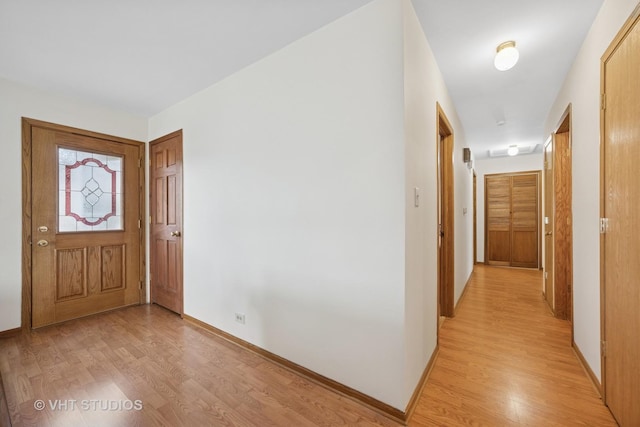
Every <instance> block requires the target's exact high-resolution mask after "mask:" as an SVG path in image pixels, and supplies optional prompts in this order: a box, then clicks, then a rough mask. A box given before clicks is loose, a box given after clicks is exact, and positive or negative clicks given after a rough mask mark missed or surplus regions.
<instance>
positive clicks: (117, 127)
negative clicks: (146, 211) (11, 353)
mask: <svg viewBox="0 0 640 427" xmlns="http://www.w3.org/2000/svg"><path fill="white" fill-rule="evenodd" d="M22 117H29V118H33V119H38V120H43V121H48V122H54V123H58V124H62V125H67V126H72V127H77V128H82V129H88V130H91V131H95V132H102V133H107V134H110V135H114V136H120V137H124V138H130V139H136V140H140V141H144V140H146V137H147V120H146V119H145V118H142V117H137V116H133V115H130V114H126V113H121V112H117V111H114V110H110V109H107V108H102V107H99V106H96V105H92V104H87V103H84V102H81V101H78V100H74V99H69V98H63V97H60V96H56V95H52V94H49V93H44V92H41V91H38V90H35V89H32V88H28V87H26V86H23V85H20V84H17V83H13V82H10V81H8V80H5V79H1V78H0V146H1V147H2V158H3V163H4V165H3V167H2V168H0V181H1V182H4V185H3V189H2V191H0V207H1V208H0V223H1V224H5V227H4V230H3V239H2V241H3V242H2V245H0V271H1V272H2V273H0V331H5V330H9V329H13V328H18V327H20V307H21V304H22V303H21V301H22V267H21V265H22V226H21V224H22V168H21V166H22V151H21V147H22V127H21V126H22V125H21V119H22Z"/></svg>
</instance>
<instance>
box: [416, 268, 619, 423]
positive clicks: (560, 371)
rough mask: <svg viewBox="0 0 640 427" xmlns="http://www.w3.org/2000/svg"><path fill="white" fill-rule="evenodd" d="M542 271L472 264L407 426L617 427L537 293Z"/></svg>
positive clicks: (562, 327)
mask: <svg viewBox="0 0 640 427" xmlns="http://www.w3.org/2000/svg"><path fill="white" fill-rule="evenodd" d="M541 280H542V279H541V272H539V271H535V270H519V269H506V268H500V267H487V266H484V265H476V266H475V272H474V273H473V275H472V278H471V280H470V282H469V284H468V289H467V291H466V295H464V296H463V299H462V300H461V303H460V306H459V307H458V311H457V314H456V317H455V318H453V319H447V320H446V321H445V322H444V324H443V326H442V328H441V329H440V354H439V356H438V359H437V361H436V363H435V366H434V368H433V371H432V372H431V376H430V377H429V380H428V381H427V383H426V386H425V388H424V390H423V392H422V396H421V397H420V400H419V402H418V406H417V408H416V411H415V413H414V415H413V417H412V419H411V421H410V423H409V425H411V426H433V425H439V426H457V425H465V426H468V425H474V426H485V425H486V426H498V425H499V426H507V425H530V426H573V425H588V426H594V425H597V426H615V425H616V423H615V421H614V420H613V418H612V416H611V415H610V413H609V411H608V410H607V409H606V407H605V406H604V405H603V404H602V401H601V400H600V399H599V397H598V395H597V393H596V391H595V388H594V386H593V385H592V384H591V382H590V381H589V379H588V377H587V375H586V373H585V372H584V370H583V368H582V367H581V366H580V363H579V362H578V359H577V357H576V356H575V354H574V353H573V351H572V349H571V347H570V345H569V343H570V342H571V329H570V325H569V323H568V322H565V321H561V320H557V319H555V318H554V317H553V316H552V315H551V311H550V310H549V308H548V307H547V306H546V303H545V302H544V299H543V296H542V292H541Z"/></svg>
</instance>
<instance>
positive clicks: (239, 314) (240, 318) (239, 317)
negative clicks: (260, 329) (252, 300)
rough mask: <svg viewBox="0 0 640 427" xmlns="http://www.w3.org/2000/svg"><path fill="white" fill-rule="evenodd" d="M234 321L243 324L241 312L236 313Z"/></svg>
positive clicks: (243, 319)
mask: <svg viewBox="0 0 640 427" xmlns="http://www.w3.org/2000/svg"><path fill="white" fill-rule="evenodd" d="M236 322H238V323H242V324H243V325H244V322H245V318H244V314H243V313H236Z"/></svg>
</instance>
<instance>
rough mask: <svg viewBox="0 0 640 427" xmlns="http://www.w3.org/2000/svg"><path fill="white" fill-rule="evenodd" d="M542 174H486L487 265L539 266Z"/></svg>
mask: <svg viewBox="0 0 640 427" xmlns="http://www.w3.org/2000/svg"><path fill="white" fill-rule="evenodd" d="M539 175H540V173H539V172H522V173H513V174H496V175H486V176H485V198H486V199H485V210H486V214H485V221H486V227H485V245H486V249H485V254H486V262H487V264H491V265H505V266H512V267H526V268H537V267H538V252H539V251H538V247H539V246H538V241H539V231H538V228H539V227H538V218H539V213H538V211H539V207H538V206H539V204H538V198H539V194H538V193H539V181H540V179H539Z"/></svg>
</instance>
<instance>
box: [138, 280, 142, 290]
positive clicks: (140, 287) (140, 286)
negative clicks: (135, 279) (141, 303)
mask: <svg viewBox="0 0 640 427" xmlns="http://www.w3.org/2000/svg"><path fill="white" fill-rule="evenodd" d="M142 285H143V283H142V280H141V281H140V285H139V287H138V289H142Z"/></svg>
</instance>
